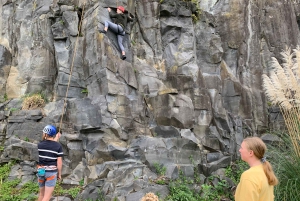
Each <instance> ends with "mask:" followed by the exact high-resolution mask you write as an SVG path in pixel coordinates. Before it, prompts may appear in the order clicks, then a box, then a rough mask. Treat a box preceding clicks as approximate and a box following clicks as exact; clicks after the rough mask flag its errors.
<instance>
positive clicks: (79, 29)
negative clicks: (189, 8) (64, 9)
mask: <svg viewBox="0 0 300 201" xmlns="http://www.w3.org/2000/svg"><path fill="white" fill-rule="evenodd" d="M84 6H85V3H84V4H83V6H82V12H81V18H80V23H79V27H78V35H77V38H76V42H75V46H74V53H73V58H72V64H71V69H70V75H69V82H68V86H67V91H66V96H65V100H64V106H63V109H62V114H61V118H60V123H59V127H58V129H59V130H58V132H60V128H61V125H62V120H63V117H64V112H65V108H66V104H67V97H68V92H69V87H70V82H71V77H72V73H73V67H74V60H75V55H76V52H77V44H78V39H79V35H80V31H81V24H82V20H83V13H84Z"/></svg>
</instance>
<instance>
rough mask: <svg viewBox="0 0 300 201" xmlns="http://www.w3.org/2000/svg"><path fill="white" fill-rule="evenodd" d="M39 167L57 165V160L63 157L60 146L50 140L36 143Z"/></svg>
mask: <svg viewBox="0 0 300 201" xmlns="http://www.w3.org/2000/svg"><path fill="white" fill-rule="evenodd" d="M38 150H39V165H43V166H50V165H55V166H56V165H57V158H58V157H62V156H63V150H62V146H61V145H60V144H59V143H58V142H56V141H51V140H43V141H41V142H40V143H38Z"/></svg>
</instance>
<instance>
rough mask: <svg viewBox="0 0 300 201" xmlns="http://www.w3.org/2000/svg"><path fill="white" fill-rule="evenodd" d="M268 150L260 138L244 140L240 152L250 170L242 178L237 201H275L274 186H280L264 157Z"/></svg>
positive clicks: (238, 187) (236, 194)
mask: <svg viewBox="0 0 300 201" xmlns="http://www.w3.org/2000/svg"><path fill="white" fill-rule="evenodd" d="M266 150H267V147H266V145H265V143H264V142H263V141H262V140H261V139H260V138H259V137H249V138H246V139H244V140H243V142H242V144H241V148H240V150H239V152H240V154H241V158H242V160H243V161H245V162H247V163H248V165H249V166H250V168H249V169H248V170H246V171H245V172H243V174H242V176H241V179H240V183H239V184H238V186H237V189H236V192H235V195H234V197H235V201H274V186H275V185H277V184H278V179H277V178H276V176H275V174H274V172H273V169H272V166H271V164H270V163H269V162H268V161H267V160H266V158H265V157H264V154H265V152H266Z"/></svg>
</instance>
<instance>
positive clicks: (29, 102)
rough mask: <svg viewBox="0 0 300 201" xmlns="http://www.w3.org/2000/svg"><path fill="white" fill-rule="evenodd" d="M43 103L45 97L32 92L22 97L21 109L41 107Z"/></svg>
mask: <svg viewBox="0 0 300 201" xmlns="http://www.w3.org/2000/svg"><path fill="white" fill-rule="evenodd" d="M44 105H45V99H44V98H43V96H42V95H41V94H33V95H29V96H27V97H25V98H24V100H23V103H22V110H34V109H37V108H43V107H44Z"/></svg>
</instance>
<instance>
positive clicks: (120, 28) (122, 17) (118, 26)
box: [100, 6, 133, 60]
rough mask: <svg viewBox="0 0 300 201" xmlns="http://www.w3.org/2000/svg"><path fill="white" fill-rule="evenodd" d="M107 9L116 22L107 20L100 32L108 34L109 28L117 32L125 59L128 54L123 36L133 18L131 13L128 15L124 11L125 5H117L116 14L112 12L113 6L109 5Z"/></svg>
mask: <svg viewBox="0 0 300 201" xmlns="http://www.w3.org/2000/svg"><path fill="white" fill-rule="evenodd" d="M107 10H108V12H109V16H110V17H111V18H114V19H115V20H114V23H113V22H110V21H105V23H104V30H100V32H101V33H104V34H106V33H107V29H108V28H109V29H110V30H111V31H113V32H114V33H115V34H117V38H118V44H119V47H120V49H121V52H122V56H121V59H122V60H125V59H126V55H125V49H124V46H123V38H124V36H125V28H126V25H127V22H130V21H133V19H132V18H131V17H130V15H126V14H125V13H124V12H125V8H124V7H123V6H118V7H117V13H116V14H112V13H111V8H109V7H108V8H107Z"/></svg>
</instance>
